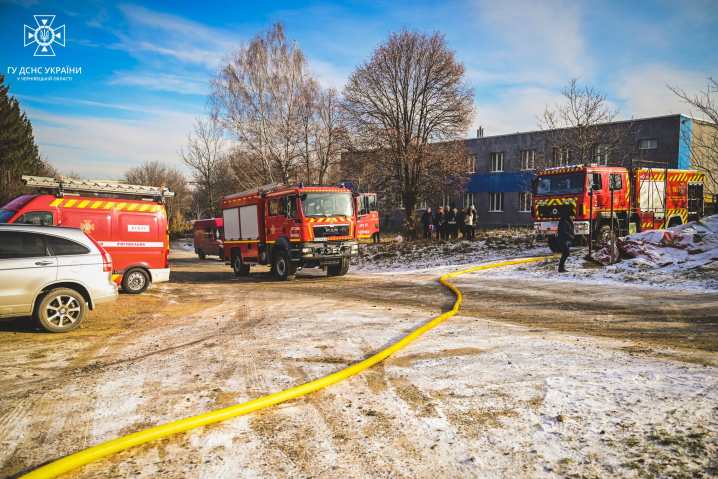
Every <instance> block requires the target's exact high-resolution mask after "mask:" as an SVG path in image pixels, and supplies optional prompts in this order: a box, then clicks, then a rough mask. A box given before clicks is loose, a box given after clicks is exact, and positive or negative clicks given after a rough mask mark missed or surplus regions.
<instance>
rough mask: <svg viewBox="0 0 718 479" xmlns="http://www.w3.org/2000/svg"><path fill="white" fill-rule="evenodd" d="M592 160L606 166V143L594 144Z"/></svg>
mask: <svg viewBox="0 0 718 479" xmlns="http://www.w3.org/2000/svg"><path fill="white" fill-rule="evenodd" d="M593 161H594V163H596V164H598V166H608V145H607V144H606V143H602V144H600V145H596V148H595V151H594V158H593Z"/></svg>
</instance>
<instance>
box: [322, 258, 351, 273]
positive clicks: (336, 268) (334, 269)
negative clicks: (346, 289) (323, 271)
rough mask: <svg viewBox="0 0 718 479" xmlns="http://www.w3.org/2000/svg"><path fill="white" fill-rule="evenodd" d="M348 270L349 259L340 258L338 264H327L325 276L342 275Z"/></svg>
mask: <svg viewBox="0 0 718 479" xmlns="http://www.w3.org/2000/svg"><path fill="white" fill-rule="evenodd" d="M347 271H349V259H347V258H342V261H341V262H340V263H339V264H335V265H332V266H327V276H344V275H345V274H347Z"/></svg>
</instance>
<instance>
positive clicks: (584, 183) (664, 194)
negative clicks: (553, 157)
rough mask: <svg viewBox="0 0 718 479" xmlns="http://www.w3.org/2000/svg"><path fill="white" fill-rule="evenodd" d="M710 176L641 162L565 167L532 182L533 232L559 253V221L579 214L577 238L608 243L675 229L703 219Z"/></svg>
mask: <svg viewBox="0 0 718 479" xmlns="http://www.w3.org/2000/svg"><path fill="white" fill-rule="evenodd" d="M704 182H705V173H703V172H700V171H690V170H678V169H669V168H667V166H666V165H665V164H657V163H651V162H645V161H642V162H636V163H634V164H633V165H631V168H623V167H618V166H596V165H591V166H583V165H575V166H563V167H558V168H549V169H547V170H544V171H542V172H541V173H539V175H538V177H537V178H536V179H535V180H534V182H533V208H532V209H531V215H532V216H533V219H534V229H535V231H536V233H537V234H539V235H545V236H547V238H548V244H549V247H550V248H551V250H552V251H557V250H558V247H557V241H556V231H557V228H558V220H559V219H560V218H561V216H562V215H563V214H565V212H566V211H567V210H569V209H572V210H573V211H575V216H576V219H575V220H574V229H575V232H576V237H577V238H588V235H589V234H590V233H591V232H592V233H593V240H594V241H596V242H598V243H599V244H603V243H606V242H607V241H608V240H609V238H610V236H611V233H612V231H613V232H614V233H615V234H616V235H617V236H622V235H626V234H632V233H638V232H641V231H646V230H652V229H660V228H670V227H671V226H676V225H680V224H684V223H687V222H688V221H693V220H697V219H699V218H700V217H701V216H702V215H703V185H704Z"/></svg>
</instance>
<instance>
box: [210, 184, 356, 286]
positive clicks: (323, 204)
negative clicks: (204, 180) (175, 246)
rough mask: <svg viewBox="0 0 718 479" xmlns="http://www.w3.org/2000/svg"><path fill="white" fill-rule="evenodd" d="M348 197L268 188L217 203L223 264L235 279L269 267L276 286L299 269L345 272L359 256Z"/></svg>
mask: <svg viewBox="0 0 718 479" xmlns="http://www.w3.org/2000/svg"><path fill="white" fill-rule="evenodd" d="M352 203H353V199H352V194H351V191H349V190H348V189H346V188H332V187H306V188H305V187H302V186H300V187H290V186H284V185H281V184H272V185H267V186H264V187H260V188H256V189H252V190H248V191H244V192H242V193H238V194H236V195H232V196H227V197H224V198H222V219H223V223H224V250H223V252H224V261H225V263H226V264H231V265H232V269H233V270H234V273H235V274H236V275H237V276H246V275H248V274H249V270H250V267H251V266H255V265H269V266H271V268H272V271H273V272H274V273H275V274H276V276H277V278H279V279H280V280H291V279H294V277H295V275H296V273H297V271H298V270H301V269H302V268H315V267H325V268H326V271H327V274H328V275H329V276H342V275H345V274H346V273H347V271H348V270H349V260H350V258H352V257H354V256H356V255H357V254H358V252H359V245H358V243H357V240H356V236H355V235H356V233H355V232H356V220H355V216H354V208H353V204H352Z"/></svg>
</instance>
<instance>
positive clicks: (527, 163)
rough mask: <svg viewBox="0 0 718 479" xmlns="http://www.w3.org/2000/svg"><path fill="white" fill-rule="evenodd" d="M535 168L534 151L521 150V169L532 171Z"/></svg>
mask: <svg viewBox="0 0 718 479" xmlns="http://www.w3.org/2000/svg"><path fill="white" fill-rule="evenodd" d="M535 166H536V150H523V151H522V152H521V169H522V170H533V169H534V168H535Z"/></svg>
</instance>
